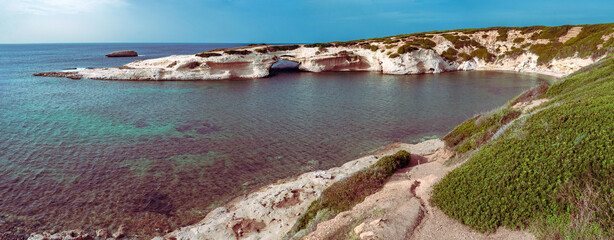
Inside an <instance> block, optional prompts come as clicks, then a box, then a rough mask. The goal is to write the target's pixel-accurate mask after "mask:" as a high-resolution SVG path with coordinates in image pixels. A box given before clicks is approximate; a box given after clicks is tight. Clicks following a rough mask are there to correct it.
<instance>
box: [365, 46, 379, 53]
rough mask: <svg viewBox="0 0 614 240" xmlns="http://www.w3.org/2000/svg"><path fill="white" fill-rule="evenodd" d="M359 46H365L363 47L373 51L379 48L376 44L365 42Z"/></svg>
mask: <svg viewBox="0 0 614 240" xmlns="http://www.w3.org/2000/svg"><path fill="white" fill-rule="evenodd" d="M361 47H362V48H365V49H369V50H371V51H374V52H375V51H377V49H379V47H378V46H376V45H371V44H365V45H362V46H361Z"/></svg>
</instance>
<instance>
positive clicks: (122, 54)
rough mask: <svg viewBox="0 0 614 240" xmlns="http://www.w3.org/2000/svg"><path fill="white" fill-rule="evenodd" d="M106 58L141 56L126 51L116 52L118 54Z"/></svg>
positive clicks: (110, 54) (108, 55)
mask: <svg viewBox="0 0 614 240" xmlns="http://www.w3.org/2000/svg"><path fill="white" fill-rule="evenodd" d="M105 56H107V57H136V56H139V54H138V53H136V52H135V51H131V50H124V51H116V52H112V53H108V54H106V55H105Z"/></svg>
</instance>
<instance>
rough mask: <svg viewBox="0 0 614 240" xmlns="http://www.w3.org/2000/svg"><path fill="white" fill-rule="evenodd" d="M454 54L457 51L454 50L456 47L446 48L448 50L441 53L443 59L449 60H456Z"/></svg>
mask: <svg viewBox="0 0 614 240" xmlns="http://www.w3.org/2000/svg"><path fill="white" fill-rule="evenodd" d="M456 54H458V51H456V49H454V48H448V50H446V51H444V52H443V53H441V56H442V57H443V58H444V59H447V60H449V61H456V59H457V57H456Z"/></svg>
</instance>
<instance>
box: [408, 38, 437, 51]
mask: <svg viewBox="0 0 614 240" xmlns="http://www.w3.org/2000/svg"><path fill="white" fill-rule="evenodd" d="M407 44H410V45H414V46H417V47H420V48H424V49H429V48H434V47H435V46H437V43H435V42H433V41H432V40H430V39H426V38H418V39H413V40H411V41H410V42H408V43H406V44H405V45H407Z"/></svg>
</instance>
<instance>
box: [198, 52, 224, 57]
mask: <svg viewBox="0 0 614 240" xmlns="http://www.w3.org/2000/svg"><path fill="white" fill-rule="evenodd" d="M196 56H198V57H202V58H208V57H218V56H222V54H219V53H212V52H201V53H198V54H196Z"/></svg>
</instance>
